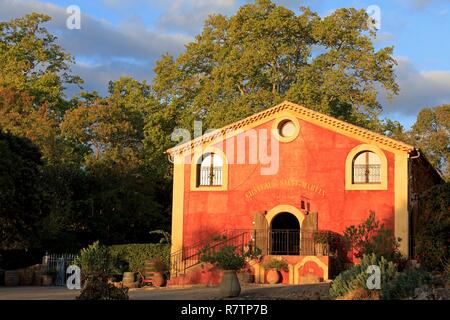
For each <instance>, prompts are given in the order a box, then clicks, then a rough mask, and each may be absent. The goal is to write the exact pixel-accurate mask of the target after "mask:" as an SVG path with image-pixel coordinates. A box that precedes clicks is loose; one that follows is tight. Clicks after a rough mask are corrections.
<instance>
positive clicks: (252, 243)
mask: <svg viewBox="0 0 450 320" xmlns="http://www.w3.org/2000/svg"><path fill="white" fill-rule="evenodd" d="M319 232H320V231H300V230H298V229H297V230H295V229H273V230H254V229H234V230H226V231H224V232H222V233H221V234H220V235H218V236H215V237H214V238H212V239H209V240H207V241H202V242H198V243H196V244H194V245H192V246H189V247H186V248H183V249H182V250H179V251H177V252H175V253H173V254H172V255H171V259H170V261H171V277H176V276H178V275H180V274H184V273H185V272H186V270H187V269H189V268H191V267H193V266H195V265H197V264H199V263H200V262H201V260H200V259H201V253H200V250H201V249H203V248H205V246H208V248H209V250H211V251H212V252H215V251H218V250H220V249H221V248H223V247H225V246H234V247H237V249H238V251H240V252H247V251H249V250H250V251H251V250H254V248H257V249H258V251H260V253H261V255H324V256H328V255H330V254H331V252H330V250H329V248H330V244H329V243H323V241H322V242H321V241H318V239H317V238H316V235H317V234H318V233H319Z"/></svg>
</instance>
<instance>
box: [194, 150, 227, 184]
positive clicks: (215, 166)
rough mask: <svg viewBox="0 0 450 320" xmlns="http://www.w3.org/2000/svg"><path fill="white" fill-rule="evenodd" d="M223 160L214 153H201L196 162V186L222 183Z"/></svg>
mask: <svg viewBox="0 0 450 320" xmlns="http://www.w3.org/2000/svg"><path fill="white" fill-rule="evenodd" d="M222 171H223V161H222V157H221V156H220V155H217V154H215V153H212V152H211V153H206V154H203V155H202V156H201V157H200V158H199V160H198V162H197V187H199V186H221V185H222Z"/></svg>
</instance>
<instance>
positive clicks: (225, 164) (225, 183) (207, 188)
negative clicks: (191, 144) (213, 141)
mask: <svg viewBox="0 0 450 320" xmlns="http://www.w3.org/2000/svg"><path fill="white" fill-rule="evenodd" d="M210 152H212V153H214V154H217V155H219V156H220V157H221V158H222V185H221V186H198V187H197V172H196V170H197V161H198V159H200V157H201V156H202V155H203V154H205V153H210ZM190 184H191V191H226V190H228V159H227V156H226V155H225V153H224V152H223V151H222V150H221V149H219V148H216V147H212V146H209V147H206V148H204V149H200V150H198V151H197V152H196V153H195V154H194V156H193V158H192V161H191V177H190Z"/></svg>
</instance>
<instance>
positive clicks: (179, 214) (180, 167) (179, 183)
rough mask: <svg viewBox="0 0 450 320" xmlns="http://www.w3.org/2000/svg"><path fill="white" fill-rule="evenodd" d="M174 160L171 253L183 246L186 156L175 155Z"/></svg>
mask: <svg viewBox="0 0 450 320" xmlns="http://www.w3.org/2000/svg"><path fill="white" fill-rule="evenodd" d="M174 160H175V161H174V165H173V203H172V246H171V249H170V250H171V253H174V252H176V251H179V250H181V249H182V248H183V214H184V157H182V156H180V155H175V158H174Z"/></svg>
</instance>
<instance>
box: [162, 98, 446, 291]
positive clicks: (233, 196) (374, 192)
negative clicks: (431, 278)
mask: <svg viewBox="0 0 450 320" xmlns="http://www.w3.org/2000/svg"><path fill="white" fill-rule="evenodd" d="M167 153H168V154H169V155H170V156H171V158H172V159H173V162H174V175H173V177H174V179H173V213H172V273H173V276H172V278H171V283H172V284H187V283H191V284H192V283H205V284H212V283H217V282H218V281H219V279H220V271H218V270H215V269H214V268H210V267H208V266H205V265H202V264H200V263H199V261H198V256H197V252H198V249H199V248H201V247H202V246H204V245H205V244H206V243H209V244H211V245H213V246H216V247H219V246H221V245H225V244H236V245H248V243H250V242H252V243H253V244H254V245H255V246H256V247H258V248H259V249H261V250H262V252H263V260H264V259H265V260H267V259H269V258H271V257H275V258H277V259H281V258H283V259H284V260H286V261H287V262H288V264H289V268H288V271H286V272H284V274H283V282H285V283H293V284H294V283H302V282H308V281H311V279H316V280H317V279H319V280H320V281H326V280H327V279H328V278H329V276H330V273H331V270H330V265H331V260H330V259H332V256H333V254H332V253H331V252H330V249H329V248H328V249H326V250H325V249H323V248H322V249H320V247H319V246H318V245H317V244H318V243H316V240H315V239H316V234H317V233H318V232H319V231H330V232H333V233H336V234H342V233H343V231H344V230H345V229H346V228H347V227H348V226H350V225H356V224H359V223H361V222H363V221H364V220H365V219H367V217H368V216H369V214H370V212H374V213H375V215H376V218H377V220H379V221H380V222H381V223H384V224H385V226H387V227H388V228H391V229H392V230H393V231H394V233H395V236H396V237H398V238H401V242H400V250H401V252H402V254H403V255H405V256H410V255H411V254H413V252H412V246H411V244H412V241H413V235H412V231H413V230H414V226H413V225H412V223H413V220H414V219H413V215H414V212H413V211H414V210H413V207H414V205H413V202H414V198H415V194H417V193H418V192H420V190H419V189H420V188H426V187H429V186H431V185H433V184H435V183H437V182H438V181H439V179H440V177H439V176H438V175H437V173H436V172H435V171H434V170H433V169H432V168H431V166H430V165H429V163H428V162H427V161H426V159H425V158H424V157H423V156H422V155H421V153H420V151H419V150H417V149H415V148H414V147H413V146H410V145H407V144H405V143H402V142H399V141H396V140H393V139H391V138H388V137H386V136H382V135H379V134H377V133H374V132H371V131H368V130H366V129H363V128H360V127H357V126H354V125H351V124H348V123H346V122H343V121H340V120H337V119H335V118H332V117H330V116H327V115H324V114H321V113H318V112H315V111H312V110H310V109H307V108H305V107H302V106H299V105H296V104H293V103H290V102H287V101H286V102H283V103H281V104H279V105H277V106H274V107H272V108H270V109H267V110H264V111H262V112H260V113H257V114H255V115H253V116H250V117H248V118H245V119H243V120H241V121H238V122H236V123H233V124H231V125H229V126H226V127H224V128H222V129H219V130H215V131H213V132H211V133H209V134H206V135H203V136H201V137H198V138H196V139H194V140H191V141H189V142H187V143H184V144H181V145H178V146H176V147H174V148H172V149H169V150H168V151H167ZM416 172H420V175H419V174H416ZM416 176H418V178H416V179H415V177H416ZM417 179H420V180H421V181H422V182H420V181H419V182H418V181H416V180H417ZM218 235H222V236H223V237H222V238H220V237H218ZM225 239H226V240H225ZM250 265H251V266H250V271H251V272H252V273H253V274H254V275H255V279H256V281H257V282H261V283H263V282H265V274H266V270H264V267H263V263H262V261H253V262H250Z"/></svg>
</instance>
